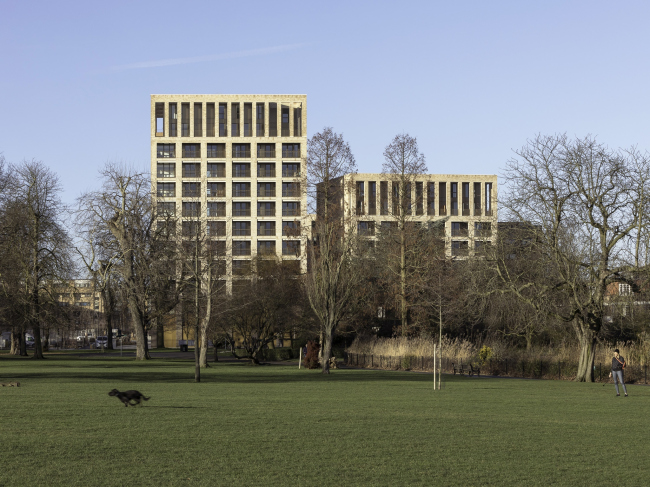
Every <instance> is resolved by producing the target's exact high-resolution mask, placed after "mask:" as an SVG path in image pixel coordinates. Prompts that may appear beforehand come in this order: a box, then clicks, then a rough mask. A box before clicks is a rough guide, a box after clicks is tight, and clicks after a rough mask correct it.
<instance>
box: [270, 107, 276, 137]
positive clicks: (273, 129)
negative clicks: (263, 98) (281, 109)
mask: <svg viewBox="0 0 650 487" xmlns="http://www.w3.org/2000/svg"><path fill="white" fill-rule="evenodd" d="M277 136H278V104H277V103H269V137H277Z"/></svg>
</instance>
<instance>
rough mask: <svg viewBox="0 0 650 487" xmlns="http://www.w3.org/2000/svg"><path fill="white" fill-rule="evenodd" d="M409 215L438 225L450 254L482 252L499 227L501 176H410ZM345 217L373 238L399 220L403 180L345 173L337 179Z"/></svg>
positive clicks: (359, 232) (378, 174) (407, 186)
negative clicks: (498, 200)
mask: <svg viewBox="0 0 650 487" xmlns="http://www.w3.org/2000/svg"><path fill="white" fill-rule="evenodd" d="M408 179H409V181H408V182H407V183H406V188H405V194H406V199H407V204H406V208H407V215H408V221H410V222H414V223H415V224H419V225H428V226H429V227H430V228H432V229H436V231H437V232H438V234H439V238H440V239H441V240H444V243H445V253H446V255H447V256H448V257H457V258H464V257H469V256H473V255H480V254H481V253H483V252H484V251H485V249H486V247H487V246H490V245H492V242H493V241H494V239H495V237H496V230H497V176H496V175H468V174H421V175H411V176H409V178H408ZM336 183H337V184H340V185H341V186H340V187H341V189H342V194H343V195H344V196H343V200H344V201H343V208H344V209H345V210H344V211H345V218H346V219H348V221H349V222H350V224H351V225H353V226H356V231H357V232H358V234H359V235H360V236H362V237H363V238H366V239H367V240H368V242H369V243H370V244H372V241H373V240H375V239H376V235H377V234H378V232H380V231H381V228H382V227H390V226H392V225H395V224H396V223H395V217H396V213H397V209H398V207H399V204H398V193H399V189H398V188H399V184H402V183H400V181H399V180H398V178H397V177H396V176H395V175H392V174H383V173H358V174H346V175H345V176H343V177H342V178H339V180H338V181H336Z"/></svg>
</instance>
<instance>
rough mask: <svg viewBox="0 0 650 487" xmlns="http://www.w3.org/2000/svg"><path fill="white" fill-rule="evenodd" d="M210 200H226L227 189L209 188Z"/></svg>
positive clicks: (208, 195)
mask: <svg viewBox="0 0 650 487" xmlns="http://www.w3.org/2000/svg"><path fill="white" fill-rule="evenodd" d="M207 197H208V198H225V197H226V190H225V189H217V190H210V188H208V194H207Z"/></svg>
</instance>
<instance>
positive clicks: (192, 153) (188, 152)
mask: <svg viewBox="0 0 650 487" xmlns="http://www.w3.org/2000/svg"><path fill="white" fill-rule="evenodd" d="M183 157H184V158H187V159H200V158H201V150H200V149H199V150H192V149H183Z"/></svg>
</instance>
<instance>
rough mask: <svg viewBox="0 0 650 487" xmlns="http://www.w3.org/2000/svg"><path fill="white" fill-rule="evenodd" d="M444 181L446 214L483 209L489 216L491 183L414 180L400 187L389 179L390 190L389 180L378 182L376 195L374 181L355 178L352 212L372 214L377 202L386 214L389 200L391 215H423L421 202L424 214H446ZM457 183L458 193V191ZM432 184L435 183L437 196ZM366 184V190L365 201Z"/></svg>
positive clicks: (375, 211) (474, 213)
mask: <svg viewBox="0 0 650 487" xmlns="http://www.w3.org/2000/svg"><path fill="white" fill-rule="evenodd" d="M447 184H449V191H450V200H449V204H450V205H451V208H450V211H449V214H450V215H452V216H458V215H462V216H471V215H472V214H473V215H474V216H481V214H482V213H483V211H485V216H492V183H480V182H479V183H446V182H438V183H436V182H424V181H417V182H416V183H415V188H413V187H412V185H411V183H406V185H405V187H404V188H401V187H400V183H399V182H392V184H391V191H390V193H389V190H388V187H389V182H388V181H381V182H380V183H379V198H378V194H377V182H376V181H357V182H356V214H357V215H365V214H366V213H367V214H368V215H376V214H377V204H378V203H379V208H380V214H381V215H388V214H389V206H388V203H389V199H390V202H391V208H392V213H393V214H394V215H398V214H400V213H401V212H402V211H403V212H404V213H405V214H407V215H411V214H413V213H415V214H416V215H424V211H425V207H424V205H425V204H426V212H427V215H436V214H437V215H440V216H444V215H447V188H448V186H447ZM459 184H460V189H461V193H460V195H459V193H458V190H459ZM436 186H438V188H437V193H438V196H437V198H436ZM470 186H473V195H472V196H473V198H470ZM366 187H367V189H368V198H367V199H368V202H367V203H366ZM413 189H415V193H413ZM425 191H426V193H425ZM482 195H483V197H482ZM378 200H379V201H378ZM366 204H367V208H366ZM436 210H437V213H436ZM472 210H473V212H472Z"/></svg>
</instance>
